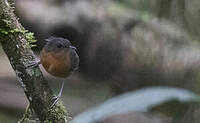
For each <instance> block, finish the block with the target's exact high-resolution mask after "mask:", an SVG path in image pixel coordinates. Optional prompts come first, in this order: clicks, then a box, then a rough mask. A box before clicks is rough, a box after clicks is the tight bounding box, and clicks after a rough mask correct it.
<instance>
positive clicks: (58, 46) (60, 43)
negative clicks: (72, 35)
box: [44, 37, 76, 52]
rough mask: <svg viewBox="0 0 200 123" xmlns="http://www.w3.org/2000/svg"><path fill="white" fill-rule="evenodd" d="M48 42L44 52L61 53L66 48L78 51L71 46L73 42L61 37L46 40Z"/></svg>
mask: <svg viewBox="0 0 200 123" xmlns="http://www.w3.org/2000/svg"><path fill="white" fill-rule="evenodd" d="M45 41H47V43H46V45H45V46H44V50H45V51H46V52H52V51H53V52H59V51H62V50H63V49H64V48H72V49H76V48H75V47H73V46H72V45H71V42H70V41H69V40H67V39H64V38H61V37H50V38H48V39H45Z"/></svg>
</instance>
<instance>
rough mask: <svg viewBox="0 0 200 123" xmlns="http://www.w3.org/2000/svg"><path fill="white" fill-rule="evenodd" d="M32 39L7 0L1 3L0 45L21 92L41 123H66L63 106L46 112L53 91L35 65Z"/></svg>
mask: <svg viewBox="0 0 200 123" xmlns="http://www.w3.org/2000/svg"><path fill="white" fill-rule="evenodd" d="M31 40H32V37H31V36H30V35H29V33H28V32H27V31H26V30H25V29H24V28H23V27H22V25H21V24H20V23H19V22H18V18H16V16H15V15H14V13H13V8H12V7H11V6H10V5H9V3H8V1H7V0H0V42H1V44H2V47H3V49H4V51H5V53H6V55H7V56H8V59H9V61H10V64H11V65H12V68H13V69H14V71H15V73H16V76H17V79H18V82H19V83H20V84H21V86H22V87H23V89H24V92H25V94H26V96H27V99H28V100H29V102H30V106H31V107H32V109H34V111H35V113H36V115H37V116H38V118H39V120H40V121H42V122H48V123H50V122H52V123H66V122H67V120H68V117H67V116H66V111H65V109H63V108H62V107H63V106H62V104H60V105H56V106H54V107H53V108H52V109H50V108H49V102H51V98H52V96H53V93H52V90H51V89H50V88H49V85H48V83H47V82H46V80H45V79H44V77H43V75H42V73H41V71H40V69H39V67H38V65H37V64H36V67H33V68H30V67H28V66H30V65H33V64H35V63H36V57H35V56H34V54H33V52H32V51H31V48H30V46H29V44H28V41H31Z"/></svg>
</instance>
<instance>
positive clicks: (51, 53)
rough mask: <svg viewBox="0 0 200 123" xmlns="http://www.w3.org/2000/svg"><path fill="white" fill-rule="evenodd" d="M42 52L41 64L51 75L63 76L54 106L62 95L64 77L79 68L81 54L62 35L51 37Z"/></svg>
mask: <svg viewBox="0 0 200 123" xmlns="http://www.w3.org/2000/svg"><path fill="white" fill-rule="evenodd" d="M45 41H46V44H45V46H44V47H43V48H42V51H41V52H40V64H42V66H43V68H44V69H45V70H46V71H47V72H48V73H49V74H51V75H53V76H55V77H58V78H63V81H62V86H61V89H60V91H59V94H58V95H57V96H54V98H53V99H55V101H54V102H53V103H52V105H51V107H52V106H54V105H55V104H56V103H57V102H58V100H59V98H60V97H61V95H62V91H63V87H64V79H65V78H67V77H69V76H70V75H71V74H72V73H73V72H74V71H76V70H77V69H78V68H79V61H80V60H79V56H78V54H77V52H76V50H77V49H76V47H74V46H72V44H71V42H70V41H69V40H68V39H65V38H62V37H53V36H51V37H49V38H47V39H45Z"/></svg>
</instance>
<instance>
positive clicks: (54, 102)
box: [50, 80, 64, 108]
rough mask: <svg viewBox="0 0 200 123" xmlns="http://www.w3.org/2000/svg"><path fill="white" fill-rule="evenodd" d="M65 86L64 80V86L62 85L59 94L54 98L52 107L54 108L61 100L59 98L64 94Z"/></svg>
mask: <svg viewBox="0 0 200 123" xmlns="http://www.w3.org/2000/svg"><path fill="white" fill-rule="evenodd" d="M63 87H64V80H63V82H62V86H61V89H60V92H59V94H58V95H57V96H54V97H53V98H52V101H53V103H52V104H51V106H50V108H52V107H53V106H55V105H56V104H57V103H58V101H59V99H60V97H61V95H62V91H63Z"/></svg>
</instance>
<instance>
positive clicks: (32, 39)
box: [0, 20, 37, 47]
mask: <svg viewBox="0 0 200 123" xmlns="http://www.w3.org/2000/svg"><path fill="white" fill-rule="evenodd" d="M1 22H3V24H4V26H3V27H4V28H0V33H1V34H3V35H6V36H7V35H8V34H9V33H12V34H15V33H18V34H20V33H21V34H22V35H24V36H25V38H26V40H27V41H28V44H29V46H30V47H35V46H36V45H35V44H34V43H36V42H37V40H36V39H35V37H34V33H32V32H29V31H28V30H26V29H24V28H22V29H20V28H15V29H12V28H11V22H10V21H7V20H2V21H1Z"/></svg>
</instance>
